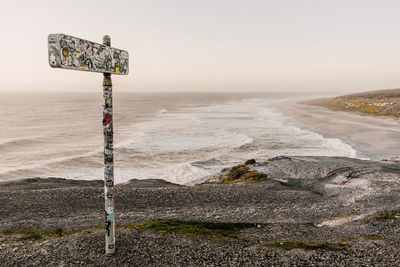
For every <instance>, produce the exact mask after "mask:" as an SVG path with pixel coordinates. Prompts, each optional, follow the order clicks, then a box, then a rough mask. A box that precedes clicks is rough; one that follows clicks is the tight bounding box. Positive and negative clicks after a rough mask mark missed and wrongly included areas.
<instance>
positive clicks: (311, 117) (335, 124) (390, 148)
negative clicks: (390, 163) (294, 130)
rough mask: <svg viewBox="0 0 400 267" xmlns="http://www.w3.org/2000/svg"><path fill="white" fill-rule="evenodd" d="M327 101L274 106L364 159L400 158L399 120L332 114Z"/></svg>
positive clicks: (315, 100)
mask: <svg viewBox="0 0 400 267" xmlns="http://www.w3.org/2000/svg"><path fill="white" fill-rule="evenodd" d="M324 101H326V100H325V99H312V100H309V99H307V100H292V101H285V102H279V103H276V104H274V105H273V106H272V107H273V108H274V109H276V110H277V111H278V112H280V113H282V114H284V115H285V116H288V117H291V118H294V119H295V120H296V121H298V123H299V125H298V126H299V127H301V128H303V129H307V130H311V131H314V132H317V133H319V134H321V135H323V136H324V137H327V138H337V139H340V140H341V141H343V142H344V143H347V144H349V145H351V146H352V147H353V148H354V149H355V150H356V151H357V157H358V158H362V159H372V160H382V159H390V158H393V157H396V158H397V157H399V152H400V134H399V133H400V130H399V125H400V121H399V120H397V119H395V118H391V117H383V116H380V117H377V116H368V115H360V114H357V113H352V112H344V111H332V110H330V109H328V108H327V107H325V106H324Z"/></svg>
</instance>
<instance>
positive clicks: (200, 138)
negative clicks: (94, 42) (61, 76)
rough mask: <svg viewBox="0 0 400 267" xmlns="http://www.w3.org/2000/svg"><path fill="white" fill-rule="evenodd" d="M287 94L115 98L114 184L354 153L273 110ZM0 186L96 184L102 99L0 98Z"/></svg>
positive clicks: (187, 181)
mask: <svg viewBox="0 0 400 267" xmlns="http://www.w3.org/2000/svg"><path fill="white" fill-rule="evenodd" d="M302 97H304V96H303V95H301V94H297V95H296V94H293V93H128V92H125V93H123V92H120V93H118V92H117V93H114V98H113V101H114V109H113V111H114V162H115V163H114V164H115V182H116V183H117V184H118V183H124V182H127V181H129V180H130V179H165V180H167V181H170V182H173V183H178V184H183V185H193V184H196V183H201V182H203V181H205V180H207V179H208V178H210V177H213V176H215V175H216V174H218V173H219V172H220V171H221V170H222V169H223V168H226V167H230V166H233V165H236V164H239V163H243V162H244V161H245V160H247V159H253V158H254V159H256V160H257V161H265V160H267V159H268V158H271V157H275V156H285V155H288V156H294V155H296V156H346V157H353V158H354V157H357V151H355V150H354V149H353V148H352V147H351V146H350V145H348V144H346V143H344V142H342V141H341V140H339V139H336V138H326V137H324V136H322V135H321V134H318V133H316V132H313V131H312V130H310V129H309V127H307V126H306V125H302V124H301V123H300V122H298V121H296V120H295V119H294V118H291V117H290V116H287V115H283V114H281V113H280V112H279V111H278V110H276V109H275V108H273V105H274V104H276V103H277V102H284V101H288V100H293V99H301V98H302ZM0 104H1V106H2V127H1V128H0V152H1V156H2V159H1V161H0V181H8V180H16V179H22V178H33V177H43V178H46V177H60V178H68V179H81V180H94V179H103V172H104V165H103V147H104V146H103V142H104V139H103V128H102V114H103V113H102V112H103V111H102V110H103V107H102V104H103V99H102V94H101V92H99V93H71V92H68V93H35V94H32V93H30V94H22V93H18V94H4V93H3V94H1V97H0Z"/></svg>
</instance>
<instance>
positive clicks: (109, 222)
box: [103, 35, 115, 255]
mask: <svg viewBox="0 0 400 267" xmlns="http://www.w3.org/2000/svg"><path fill="white" fill-rule="evenodd" d="M103 44H104V45H106V46H111V38H110V37H109V36H108V35H105V36H104V37H103ZM103 97H104V110H103V133H104V200H105V217H106V218H105V219H106V225H105V229H106V255H109V254H113V253H114V252H115V215H114V156H113V113H112V82H111V74H110V73H103Z"/></svg>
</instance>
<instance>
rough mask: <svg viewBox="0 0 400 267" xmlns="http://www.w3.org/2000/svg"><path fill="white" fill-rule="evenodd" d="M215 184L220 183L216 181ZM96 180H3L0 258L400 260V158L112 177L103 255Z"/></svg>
mask: <svg viewBox="0 0 400 267" xmlns="http://www.w3.org/2000/svg"><path fill="white" fill-rule="evenodd" d="M221 182H222V183H221ZM103 190H104V189H103V182H102V181H90V182H89V181H72V180H65V179H58V178H50V179H39V178H35V179H26V180H20V181H15V182H5V183H0V192H1V195H0V201H1V203H2V209H1V210H0V218H1V220H0V243H1V244H0V266H18V265H21V266H26V265H29V266H45V265H50V266H54V265H55V266H58V265H65V266H72V265H73V266H75V265H92V266H105V265H106V266H144V265H145V266H165V265H176V266H182V265H186V266H221V265H232V266H246V265H247V266H260V265H263V266H266V265H267V266H309V265H311V266H361V265H362V266H399V263H400V248H399V244H400V165H399V163H395V162H376V161H361V160H357V159H349V158H332V157H278V158H273V159H269V160H268V161H265V162H259V163H254V162H248V164H247V165H246V164H243V165H241V166H237V167H235V168H232V169H227V170H224V172H223V173H222V174H221V176H220V177H216V178H215V179H213V180H210V181H209V182H208V183H205V184H201V185H196V186H190V187H189V186H179V185H175V184H170V183H167V182H165V181H163V180H146V181H138V180H133V181H130V182H129V183H127V184H125V185H117V186H116V192H115V203H116V215H117V218H116V220H117V229H116V231H117V237H116V240H117V244H116V246H117V252H116V254H115V255H113V256H105V255H104V246H105V244H104V229H103V227H102V225H103V220H104V212H103V208H104V204H103V195H102V194H103Z"/></svg>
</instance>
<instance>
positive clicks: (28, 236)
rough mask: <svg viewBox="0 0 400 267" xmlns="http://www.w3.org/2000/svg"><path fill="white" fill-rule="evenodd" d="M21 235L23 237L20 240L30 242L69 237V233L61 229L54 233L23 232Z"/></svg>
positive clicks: (55, 230)
mask: <svg viewBox="0 0 400 267" xmlns="http://www.w3.org/2000/svg"><path fill="white" fill-rule="evenodd" d="M19 234H21V235H22V237H21V238H20V239H21V240H28V239H34V240H38V239H44V238H57V237H63V236H66V235H69V233H67V232H64V231H63V229H62V228H60V227H58V228H56V229H54V230H53V231H47V232H40V231H36V230H22V231H20V232H19Z"/></svg>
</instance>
